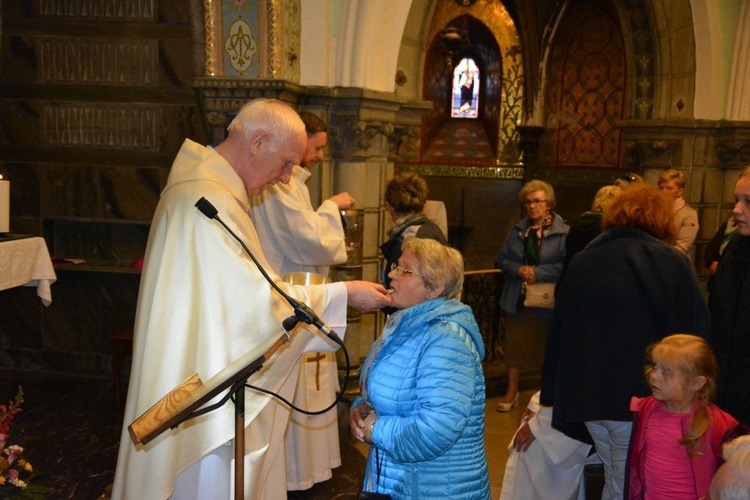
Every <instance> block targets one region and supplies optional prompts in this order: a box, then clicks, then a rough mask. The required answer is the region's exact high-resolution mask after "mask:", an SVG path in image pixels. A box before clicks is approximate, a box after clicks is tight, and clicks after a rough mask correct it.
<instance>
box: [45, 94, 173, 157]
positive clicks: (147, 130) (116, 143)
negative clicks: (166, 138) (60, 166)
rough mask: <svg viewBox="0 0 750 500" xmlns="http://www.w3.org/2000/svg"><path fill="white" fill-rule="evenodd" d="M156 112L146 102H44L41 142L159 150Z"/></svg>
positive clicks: (72, 145) (53, 144) (60, 144)
mask: <svg viewBox="0 0 750 500" xmlns="http://www.w3.org/2000/svg"><path fill="white" fill-rule="evenodd" d="M160 121H161V120H160V119H159V112H158V111H157V110H155V109H154V108H153V107H151V106H149V107H146V106H130V105H128V106H126V105H117V106H114V105H112V106H108V105H97V106H94V105H90V106H87V105H83V104H81V105H74V104H45V106H44V108H43V109H42V125H41V127H42V138H43V141H44V143H45V145H48V146H61V147H95V148H111V149H136V150H151V151H158V150H159V131H160V130H161V124H160Z"/></svg>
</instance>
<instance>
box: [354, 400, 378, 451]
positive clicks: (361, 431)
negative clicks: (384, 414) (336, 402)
mask: <svg viewBox="0 0 750 500" xmlns="http://www.w3.org/2000/svg"><path fill="white" fill-rule="evenodd" d="M371 413H372V414H374V413H375V412H374V411H373V409H372V407H371V406H370V405H368V404H367V403H360V404H358V405H357V406H352V407H351V408H350V409H349V431H350V432H351V433H352V436H353V437H354V439H356V440H357V441H359V442H360V443H364V442H365V419H366V418H367V416H368V415H370V414H371ZM367 425H369V424H367Z"/></svg>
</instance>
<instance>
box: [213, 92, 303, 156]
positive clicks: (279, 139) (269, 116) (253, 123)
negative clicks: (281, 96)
mask: <svg viewBox="0 0 750 500" xmlns="http://www.w3.org/2000/svg"><path fill="white" fill-rule="evenodd" d="M227 130H229V133H230V134H232V133H241V134H243V135H244V136H245V138H250V137H251V136H252V135H253V134H254V133H256V132H258V131H261V130H265V131H267V132H269V133H270V134H271V138H272V142H271V144H272V150H273V151H276V149H277V148H278V147H279V146H280V145H281V144H282V143H284V142H286V141H287V140H288V139H289V138H290V137H291V136H292V135H294V134H298V133H299V132H304V131H305V124H304V123H303V122H302V119H301V118H300V117H299V115H298V114H297V112H296V111H295V110H294V109H292V107H291V106H289V105H288V104H286V103H285V102H282V101H280V100H278V99H265V98H264V99H254V100H252V101H250V102H248V103H247V104H245V105H244V106H242V109H240V111H239V113H237V116H235V117H234V119H233V120H232V123H230V124H229V127H227Z"/></svg>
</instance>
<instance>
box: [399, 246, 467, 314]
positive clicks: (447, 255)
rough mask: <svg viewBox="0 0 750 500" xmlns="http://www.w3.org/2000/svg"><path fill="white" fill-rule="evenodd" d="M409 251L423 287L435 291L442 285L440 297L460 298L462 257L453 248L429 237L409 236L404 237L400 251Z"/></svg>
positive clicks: (462, 269)
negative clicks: (415, 263)
mask: <svg viewBox="0 0 750 500" xmlns="http://www.w3.org/2000/svg"><path fill="white" fill-rule="evenodd" d="M407 250H408V251H410V252H411V253H412V254H413V255H414V257H415V258H416V259H417V269H415V271H416V272H417V273H419V274H420V276H421V277H422V280H423V281H424V285H425V287H427V289H428V290H430V291H435V290H437V289H438V288H440V286H441V285H443V286H444V287H445V288H444V289H443V293H441V294H440V296H441V297H445V298H446V299H456V300H459V299H460V298H461V289H462V287H463V284H464V259H463V257H461V252H459V251H458V250H456V249H455V248H451V247H449V246H446V245H443V244H442V243H440V242H438V241H435V240H432V239H429V238H416V237H414V236H410V237H408V238H405V239H404V243H403V245H401V251H402V252H406V251H407Z"/></svg>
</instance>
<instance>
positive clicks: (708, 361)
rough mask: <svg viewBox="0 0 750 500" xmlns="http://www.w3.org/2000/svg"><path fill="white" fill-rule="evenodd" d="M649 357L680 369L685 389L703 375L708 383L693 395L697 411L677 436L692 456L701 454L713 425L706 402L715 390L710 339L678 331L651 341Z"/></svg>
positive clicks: (647, 371) (647, 374) (648, 374)
mask: <svg viewBox="0 0 750 500" xmlns="http://www.w3.org/2000/svg"><path fill="white" fill-rule="evenodd" d="M646 353H647V354H648V357H649V359H650V360H651V361H652V362H654V361H656V360H658V362H659V364H661V365H664V366H666V367H669V368H671V369H672V370H673V371H679V372H680V373H682V374H683V375H684V379H685V383H686V385H687V387H686V389H688V391H689V390H691V389H690V386H691V385H692V384H693V382H694V381H695V379H696V378H697V377H704V378H705V379H706V383H705V384H703V386H702V387H700V388H699V389H698V390H697V391H695V394H694V397H695V399H697V400H698V401H699V402H700V406H699V407H698V409H697V410H696V411H695V415H694V416H693V420H692V422H690V426H689V427H688V431H687V434H685V436H684V437H683V438H682V439H680V440H678V443H680V444H681V445H683V446H684V447H685V448H686V449H687V451H688V455H690V456H691V457H692V456H694V455H696V454H699V450H698V445H699V441H700V438H701V437H702V436H703V435H704V434H705V433H706V430H707V429H708V427H709V425H710V423H711V422H710V420H709V416H708V409H707V405H708V402H709V401H710V399H711V397H712V396H713V395H714V391H715V390H716V371H717V366H716V357H715V356H714V352H713V350H711V346H709V345H708V342H706V341H705V340H703V339H702V338H700V337H696V336H695V335H688V334H684V333H678V334H675V335H670V336H668V337H664V338H663V339H661V340H660V341H659V342H657V343H655V344H652V345H651V346H650V347H649V348H648V349H647V351H646ZM653 369H654V367H653V364H649V365H647V366H646V370H645V372H646V379H648V378H649V376H650V375H651V372H652V371H653Z"/></svg>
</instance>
